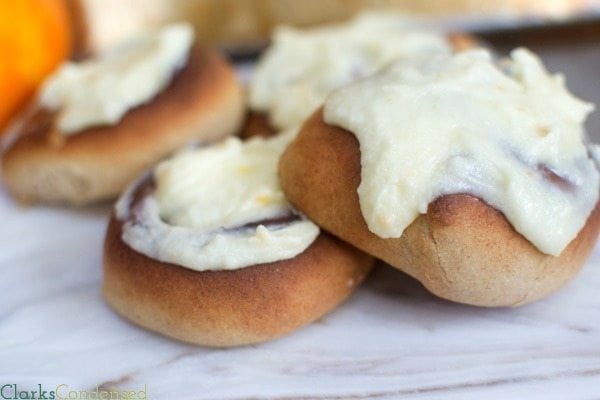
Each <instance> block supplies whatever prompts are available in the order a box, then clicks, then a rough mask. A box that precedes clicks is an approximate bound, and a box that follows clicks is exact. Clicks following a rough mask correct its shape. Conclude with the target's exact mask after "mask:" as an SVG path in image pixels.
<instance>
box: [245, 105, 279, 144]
mask: <svg viewBox="0 0 600 400" xmlns="http://www.w3.org/2000/svg"><path fill="white" fill-rule="evenodd" d="M276 133H277V130H276V129H275V128H273V126H272V125H271V124H270V123H269V117H268V116H267V114H265V113H259V112H255V111H249V112H248V115H247V116H246V121H245V122H244V126H243V127H242V131H241V132H240V137H241V138H242V139H248V138H251V137H253V136H262V137H269V136H273V135H275V134H276Z"/></svg>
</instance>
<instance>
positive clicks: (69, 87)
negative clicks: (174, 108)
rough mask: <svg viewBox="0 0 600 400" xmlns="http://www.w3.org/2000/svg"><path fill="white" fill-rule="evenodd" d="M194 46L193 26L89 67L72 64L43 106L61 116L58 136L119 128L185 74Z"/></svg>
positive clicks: (53, 82) (151, 35)
mask: <svg viewBox="0 0 600 400" xmlns="http://www.w3.org/2000/svg"><path fill="white" fill-rule="evenodd" d="M193 41H194V30H193V28H192V26H191V25H189V24H186V23H179V24H173V25H169V26H166V27H164V28H162V29H160V30H158V31H149V32H146V33H145V34H142V35H140V36H138V37H135V38H133V39H131V40H129V41H127V42H124V43H122V44H120V45H118V46H116V47H115V48H112V49H110V50H107V51H106V52H104V53H102V54H100V55H98V56H97V57H94V58H92V59H90V60H88V61H83V62H66V63H65V64H63V65H62V66H61V67H59V69H58V70H57V71H56V72H55V73H54V74H53V75H52V76H50V77H49V78H48V79H47V80H46V81H45V82H44V84H43V86H42V89H41V92H40V95H39V102H40V105H41V106H43V107H44V108H48V109H51V110H57V111H58V112H59V116H58V130H59V131H60V132H61V133H63V134H65V135H72V134H75V133H77V132H80V131H82V130H84V129H86V128H89V127H92V126H97V125H114V124H117V123H118V122H119V121H120V120H121V118H122V117H123V116H124V115H125V113H127V111H129V110H130V109H132V108H134V107H136V106H139V105H141V104H144V103H146V102H148V101H150V100H152V98H154V97H155V96H156V95H157V94H158V93H159V92H160V91H161V90H163V89H164V88H165V87H166V86H167V85H168V83H169V82H170V81H171V79H172V77H173V75H174V74H175V72H176V71H177V70H178V69H180V68H182V67H183V66H184V65H185V63H186V61H187V58H188V54H189V51H190V48H191V46H192V43H193Z"/></svg>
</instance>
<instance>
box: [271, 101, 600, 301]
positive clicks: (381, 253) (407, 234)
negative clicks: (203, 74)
mask: <svg viewBox="0 0 600 400" xmlns="http://www.w3.org/2000/svg"><path fill="white" fill-rule="evenodd" d="M360 168H361V167H360V149H359V145H358V141H357V140H356V138H355V137H354V135H352V134H351V133H350V132H348V131H345V130H343V129H341V128H337V127H333V126H330V125H327V124H326V123H325V122H324V121H323V116H322V110H319V111H317V112H316V113H315V114H313V116H312V117H311V118H310V119H309V120H308V121H307V122H305V124H304V126H303V128H302V129H301V131H300V133H299V134H298V136H297V137H296V139H295V140H294V141H293V142H292V143H291V144H290V145H289V147H288V148H287V149H286V151H285V152H284V154H283V156H282V158H281V159H280V163H279V177H280V183H281V186H282V188H283V190H284V192H285V194H286V196H287V198H288V200H289V201H290V203H292V205H294V206H295V207H296V208H297V209H299V210H300V211H302V212H303V213H304V214H305V215H307V216H308V217H309V218H310V219H312V220H313V221H314V222H315V223H317V224H318V225H320V226H321V227H322V228H323V229H325V230H327V231H329V232H331V233H333V234H334V235H336V236H338V237H339V238H341V239H342V240H345V241H347V242H348V243H350V244H352V245H354V246H356V247H358V248H360V249H362V250H364V251H366V252H367V253H369V254H371V255H373V256H375V257H377V258H380V259H382V260H384V261H386V262H387V263H389V264H391V265H392V266H394V267H396V268H398V269H400V270H401V271H404V272H406V273H407V274H409V275H411V276H412V277H414V278H416V279H418V280H419V281H421V283H423V285H424V286H425V287H426V288H427V289H429V290H430V291H431V292H432V293H434V294H436V295H437V296H440V297H443V298H445V299H448V300H453V301H457V302H460V303H466V304H472V305H478V306H517V305H521V304H525V303H528V302H531V301H534V300H537V299H539V298H541V297H544V296H545V295H547V294H549V293H551V292H553V291H555V290H557V289H558V288H560V287H561V286H563V285H564V284H565V283H566V282H567V281H568V280H569V279H571V278H572V277H573V276H574V275H575V274H576V273H577V272H578V271H579V269H580V268H581V267H582V265H583V263H584V262H585V260H586V258H587V256H588V255H589V253H590V252H591V250H592V248H593V247H594V244H595V242H596V239H597V237H598V231H599V229H600V207H599V206H598V205H597V206H596V208H595V209H594V211H593V212H592V214H591V215H590V217H589V218H588V220H587V223H586V225H585V226H584V228H583V229H582V230H581V231H580V232H579V234H578V235H577V237H576V238H575V239H574V240H573V241H572V242H571V243H570V244H569V245H568V247H567V248H566V249H565V250H564V251H563V252H562V253H561V254H560V256H558V257H553V256H549V255H546V254H543V253H541V252H540V251H539V250H537V249H536V248H535V247H534V246H533V245H532V244H531V243H530V242H529V241H528V240H526V239H525V238H524V237H523V236H521V235H520V234H519V233H517V232H516V231H515V230H514V229H513V227H512V226H511V225H510V224H509V222H508V221H507V220H506V218H505V217H504V216H503V215H502V213H500V212H499V211H497V210H495V209H494V208H492V207H490V206H489V205H487V204H486V203H484V202H483V201H481V200H479V199H477V198H475V197H473V196H470V195H468V194H453V195H445V196H442V197H440V198H438V199H437V200H436V201H434V202H433V203H431V204H430V205H429V208H428V210H427V213H426V214H424V215H421V216H419V217H418V218H417V219H416V220H415V221H414V222H413V223H412V224H411V225H410V226H409V227H408V228H407V229H406V230H405V231H404V233H403V234H402V236H401V237H400V238H393V239H382V238H380V237H378V236H377V235H375V234H374V233H372V232H371V231H370V230H369V229H368V227H367V225H366V223H365V221H364V218H363V216H362V213H361V210H360V205H359V201H358V194H357V192H356V189H357V187H358V185H359V183H360Z"/></svg>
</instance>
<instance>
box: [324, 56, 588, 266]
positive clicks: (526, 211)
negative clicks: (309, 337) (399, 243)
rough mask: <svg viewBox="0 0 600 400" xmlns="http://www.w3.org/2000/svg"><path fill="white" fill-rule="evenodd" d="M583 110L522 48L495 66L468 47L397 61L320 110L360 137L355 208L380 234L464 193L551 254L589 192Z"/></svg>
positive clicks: (584, 209)
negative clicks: (548, 174) (560, 181)
mask: <svg viewBox="0 0 600 400" xmlns="http://www.w3.org/2000/svg"><path fill="white" fill-rule="evenodd" d="M592 109H593V106H592V105H591V104H588V103H584V102H583V101H581V100H579V99H577V98H575V97H574V96H572V95H571V94H570V93H569V92H568V90H567V89H566V88H565V85H564V80H563V78H562V76H560V75H550V74H549V73H548V72H547V71H546V69H545V68H544V66H543V65H542V63H541V61H540V60H539V59H538V58H537V57H536V56H535V55H534V54H532V53H531V52H529V51H528V50H525V49H517V50H515V51H513V52H512V54H511V58H510V59H507V60H505V61H504V62H503V63H501V67H499V66H498V65H497V64H496V63H494V62H493V60H492V56H491V55H490V54H489V52H487V51H485V50H475V51H469V52H465V53H461V54H458V55H454V56H449V57H438V58H436V59H430V60H428V61H427V62H421V61H414V60H413V61H406V60H405V61H403V62H402V61H400V62H397V63H395V64H393V65H391V66H390V67H388V68H387V69H385V70H384V71H381V72H380V73H378V74H376V75H374V76H373V77H371V78H369V79H366V80H363V81H361V82H358V83H355V84H353V85H351V86H349V87H345V88H343V89H340V90H338V91H337V92H334V93H333V94H332V95H331V96H330V97H329V98H328V99H327V101H326V103H325V111H324V117H325V121H326V122H327V123H329V124H332V125H337V126H341V127H343V128H345V129H347V130H349V131H351V132H353V133H354V135H355V136H356V137H357V139H358V141H359V143H360V151H361V165H362V173H361V183H360V186H359V188H358V194H359V199H360V206H361V210H362V214H363V216H364V218H365V220H366V222H367V224H368V227H369V229H370V230H371V231H372V232H373V233H375V234H377V235H378V236H380V237H382V238H391V237H399V236H400V235H401V234H402V232H403V231H404V229H405V228H406V227H407V226H408V225H409V224H410V223H411V222H413V221H414V219H415V218H416V217H417V216H418V215H419V214H421V213H425V212H427V207H428V205H429V204H430V203H431V202H432V201H433V200H434V199H435V198H437V197H439V196H440V195H443V194H452V193H470V194H473V195H475V196H478V197H480V198H482V199H483V200H485V201H486V202H487V203H489V204H490V205H492V206H493V207H495V208H497V209H498V210H500V211H502V212H503V213H504V215H505V216H506V218H507V219H508V220H509V221H510V223H511V224H512V225H513V226H514V228H515V229H516V230H517V231H518V232H520V233H521V234H522V235H523V236H525V237H526V238H527V239H528V240H529V241H530V242H531V243H533V244H534V245H535V246H536V247H537V248H538V249H539V250H540V251H542V252H544V253H547V254H552V255H558V254H560V253H561V252H562V250H563V249H564V248H565V247H566V246H567V245H568V244H569V242H571V240H573V239H574V238H575V236H576V235H577V233H578V232H579V230H580V229H581V228H582V227H583V225H584V224H585V222H586V220H587V218H588V216H589V215H590V212H591V211H592V209H593V208H594V206H595V204H596V202H597V200H598V184H599V177H598V171H597V169H596V167H595V165H594V162H593V161H592V160H591V159H590V158H589V157H588V150H587V148H586V146H585V144H584V142H585V138H584V136H585V132H584V129H583V126H582V125H583V122H584V120H585V118H586V116H587V115H588V113H590V112H591V111H592ZM541 166H547V168H548V169H549V170H550V171H552V172H553V173H554V174H556V175H558V176H560V177H562V178H564V179H565V180H567V181H568V182H569V183H568V185H567V186H569V187H568V188H565V187H564V186H565V185H562V186H561V185H556V184H552V183H551V182H549V180H548V179H545V178H544V176H543V175H544V174H543V173H542V171H541Z"/></svg>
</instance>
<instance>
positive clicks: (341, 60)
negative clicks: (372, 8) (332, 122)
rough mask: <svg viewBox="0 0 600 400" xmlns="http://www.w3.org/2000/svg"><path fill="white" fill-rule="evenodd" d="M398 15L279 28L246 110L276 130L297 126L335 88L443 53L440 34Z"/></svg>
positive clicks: (254, 80)
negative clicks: (397, 63)
mask: <svg viewBox="0 0 600 400" xmlns="http://www.w3.org/2000/svg"><path fill="white" fill-rule="evenodd" d="M418 25H419V24H418V22H417V21H415V20H412V19H407V18H406V17H402V16H400V15H394V14H391V15H390V14H378V13H366V14H363V15H359V16H358V17H357V18H355V19H354V20H352V21H350V22H348V23H344V24H338V25H330V26H324V27H320V28H313V29H307V30H300V29H296V28H292V27H281V28H279V29H277V30H276V32H275V34H274V37H273V43H272V45H271V46H270V47H269V48H268V49H267V50H266V52H265V54H264V55H263V57H262V58H261V59H260V60H259V62H258V65H257V66H256V70H255V72H254V75H253V76H252V79H251V81H250V86H249V103H250V107H251V108H252V109H253V110H255V111H257V112H261V113H267V114H269V119H270V122H271V124H272V125H273V126H274V127H276V128H279V129H283V128H291V127H295V126H298V125H299V124H300V123H302V121H303V120H304V119H305V118H306V117H307V116H308V115H310V114H311V113H312V112H313V111H314V110H315V109H317V108H318V107H319V106H320V105H321V104H322V103H323V101H324V100H325V97H326V96H327V95H328V94H329V93H330V92H331V91H332V90H333V89H336V88H339V87H341V86H344V85H346V84H348V83H351V82H353V81H356V80H357V79H360V78H363V77H365V76H368V75H370V74H372V73H374V72H375V71H377V70H378V69H380V68H381V67H383V66H384V65H386V64H388V63H389V62H390V61H392V60H394V59H397V58H414V57H417V58H418V57H423V56H429V55H431V54H438V53H442V54H448V53H450V52H451V46H450V44H449V43H448V41H447V39H446V37H445V36H444V35H443V34H442V33H438V32H435V31H431V30H425V29H424V28H423V27H419V26H418Z"/></svg>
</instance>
